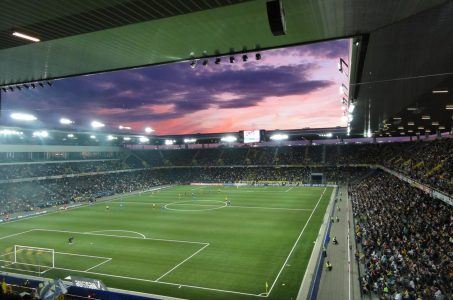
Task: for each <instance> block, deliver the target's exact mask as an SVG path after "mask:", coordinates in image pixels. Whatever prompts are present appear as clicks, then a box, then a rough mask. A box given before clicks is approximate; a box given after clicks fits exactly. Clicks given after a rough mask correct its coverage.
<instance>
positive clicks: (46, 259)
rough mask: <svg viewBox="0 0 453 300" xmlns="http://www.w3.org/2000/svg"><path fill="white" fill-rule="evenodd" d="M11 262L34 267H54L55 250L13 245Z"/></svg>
mask: <svg viewBox="0 0 453 300" xmlns="http://www.w3.org/2000/svg"><path fill="white" fill-rule="evenodd" d="M12 263H13V264H15V265H20V266H28V267H34V268H40V269H41V268H55V250H54V249H49V248H39V247H30V246H21V245H14V251H13V261H12Z"/></svg>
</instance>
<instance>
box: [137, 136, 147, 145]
mask: <svg viewBox="0 0 453 300" xmlns="http://www.w3.org/2000/svg"><path fill="white" fill-rule="evenodd" d="M138 141H139V142H140V143H148V142H149V138H147V137H146V136H141V137H139V138H138Z"/></svg>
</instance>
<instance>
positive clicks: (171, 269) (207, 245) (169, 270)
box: [156, 244, 209, 281]
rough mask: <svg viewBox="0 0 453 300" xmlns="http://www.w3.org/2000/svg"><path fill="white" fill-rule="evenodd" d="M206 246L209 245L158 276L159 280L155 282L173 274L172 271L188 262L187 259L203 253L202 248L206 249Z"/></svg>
mask: <svg viewBox="0 0 453 300" xmlns="http://www.w3.org/2000/svg"><path fill="white" fill-rule="evenodd" d="M207 246H209V244H206V245H204V246H203V247H201V248H200V250H198V251H197V252H195V253H194V254H192V255H191V256H189V257H188V258H186V259H184V260H183V261H182V262H180V263H179V264H177V265H176V266H174V267H173V268H171V269H170V270H169V271H168V272H166V273H165V274H163V275H162V276H160V277H159V278H157V279H156V281H159V280H161V279H162V278H164V277H165V276H167V275H168V274H170V273H171V272H173V271H174V270H176V269H177V268H179V266H180V265H182V264H183V263H185V262H186V261H188V260H189V259H191V258H192V257H194V256H195V255H197V254H198V253H200V252H201V251H203V250H204V248H206V247H207Z"/></svg>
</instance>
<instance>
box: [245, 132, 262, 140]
mask: <svg viewBox="0 0 453 300" xmlns="http://www.w3.org/2000/svg"><path fill="white" fill-rule="evenodd" d="M259 142H260V131H259V130H244V143H259Z"/></svg>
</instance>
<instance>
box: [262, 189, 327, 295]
mask: <svg viewBox="0 0 453 300" xmlns="http://www.w3.org/2000/svg"><path fill="white" fill-rule="evenodd" d="M326 189H327V187H326V188H324V190H323V191H322V193H321V196H320V197H319V199H318V202H317V203H316V205H315V208H314V209H313V211H312V212H311V214H310V216H309V217H308V220H307V222H305V225H304V227H303V228H302V230H301V232H300V233H299V236H298V237H297V239H296V241H295V242H294V245H293V247H292V248H291V251H289V254H288V256H287V257H286V260H285V262H284V263H283V266H282V267H281V268H280V271H279V272H278V274H277V277H276V278H275V280H274V282H273V283H272V285H271V288H270V289H269V292H268V294H267V296H266V297H268V296H269V295H270V293H271V292H272V289H273V288H274V286H275V283H276V282H277V280H278V278H279V277H280V275H281V274H282V272H283V269H284V268H285V266H286V264H287V263H288V261H289V258H290V257H291V254H293V251H294V249H296V246H297V243H298V242H299V240H300V238H301V237H302V234H303V233H304V231H305V228H307V225H308V223H309V222H310V220H311V217H313V214H314V213H315V211H316V208H317V207H318V205H319V203H320V202H321V199H322V197H323V196H324V193H325V192H326Z"/></svg>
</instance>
